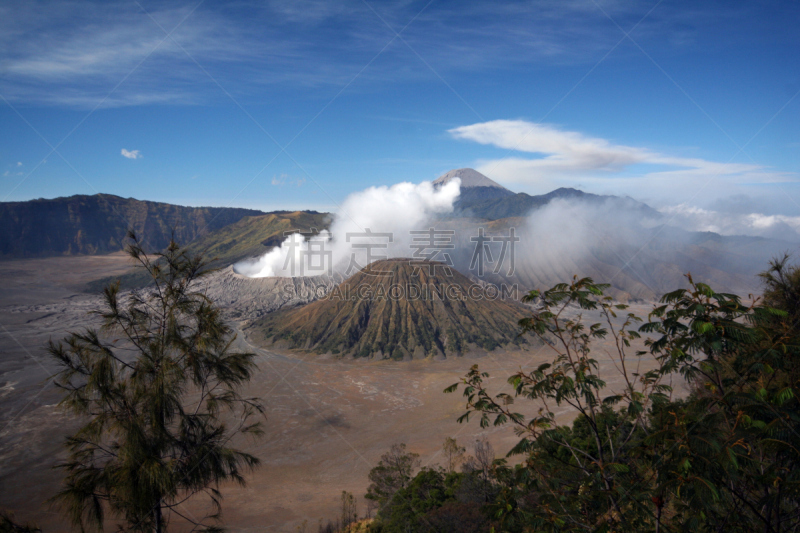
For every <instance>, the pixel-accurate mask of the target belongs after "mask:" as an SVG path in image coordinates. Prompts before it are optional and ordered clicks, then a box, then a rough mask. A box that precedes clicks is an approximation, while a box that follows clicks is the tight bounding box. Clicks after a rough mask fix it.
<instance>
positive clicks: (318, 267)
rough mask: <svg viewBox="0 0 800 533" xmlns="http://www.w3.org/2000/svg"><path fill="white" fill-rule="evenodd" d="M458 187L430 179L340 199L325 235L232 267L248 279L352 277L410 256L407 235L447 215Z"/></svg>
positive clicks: (291, 241) (292, 239)
mask: <svg viewBox="0 0 800 533" xmlns="http://www.w3.org/2000/svg"><path fill="white" fill-rule="evenodd" d="M460 188H461V180H459V179H457V178H456V179H453V180H451V181H450V182H448V183H447V184H445V185H443V186H441V187H438V188H437V187H434V186H433V184H432V183H431V182H429V181H425V182H422V183H419V184H413V183H408V182H403V183H398V184H396V185H393V186H391V187H386V186H382V187H370V188H369V189H366V190H364V191H360V192H357V193H353V194H351V195H350V196H348V197H347V198H346V199H345V201H344V202H343V203H342V205H341V207H340V209H339V210H338V212H337V213H336V215H335V218H334V221H333V224H332V225H331V230H330V232H322V233H320V235H318V236H313V237H307V238H303V237H301V236H299V235H290V236H288V237H287V238H286V240H285V241H284V242H283V243H282V244H281V246H280V247H277V248H275V249H273V250H271V251H269V252H267V253H266V254H264V255H263V256H261V257H260V258H258V259H256V260H248V261H242V262H240V263H237V264H235V265H234V267H233V268H234V270H235V271H236V272H237V273H239V274H242V275H245V276H248V277H253V278H261V277H272V276H281V277H296V276H316V275H322V274H327V273H329V272H339V273H346V274H352V273H353V272H352V271H349V272H348V269H351V270H352V268H356V269H359V268H362V267H365V266H366V265H367V264H368V263H369V262H371V261H375V260H378V259H383V258H389V257H411V256H412V254H413V252H414V248H412V247H411V244H412V242H411V241H412V236H411V232H412V231H415V230H416V231H421V230H427V229H428V224H429V222H430V221H431V220H432V219H433V218H435V217H437V216H439V215H442V214H446V213H450V212H452V211H453V202H455V201H456V199H457V198H458V196H459V194H460ZM370 234H371V235H370ZM376 234H378V235H376ZM389 235H390V236H389ZM370 247H371V250H370V249H369V248H370ZM351 263H353V264H352V265H351ZM329 267H330V268H329Z"/></svg>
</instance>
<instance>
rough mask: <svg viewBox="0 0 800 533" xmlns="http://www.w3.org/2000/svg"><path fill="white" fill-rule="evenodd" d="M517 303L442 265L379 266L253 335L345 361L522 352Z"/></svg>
mask: <svg viewBox="0 0 800 533" xmlns="http://www.w3.org/2000/svg"><path fill="white" fill-rule="evenodd" d="M525 312H526V310H525V307H524V306H522V305H521V304H520V303H519V302H518V301H516V300H512V299H502V298H501V297H500V293H499V291H497V290H496V289H495V287H494V286H489V285H485V284H479V283H476V282H473V281H471V280H469V279H468V278H467V277H466V276H464V275H463V274H461V273H460V272H458V271H457V270H455V269H454V268H447V267H446V266H445V265H444V264H443V263H438V262H430V261H424V262H423V261H417V262H412V261H410V260H409V259H389V260H384V261H376V262H375V263H372V264H371V265H369V266H368V267H366V268H364V269H363V270H362V271H361V272H358V273H356V274H355V275H353V276H352V277H350V278H348V279H347V280H345V281H344V282H342V283H341V284H340V285H338V286H337V287H336V288H335V289H334V290H333V291H331V292H330V293H328V294H327V295H326V296H325V297H323V298H321V299H319V300H317V301H315V302H312V303H309V304H307V305H304V306H302V307H298V308H294V309H289V310H285V311H284V310H281V311H278V312H276V313H271V314H268V315H266V316H264V317H263V318H262V319H259V320H257V321H255V322H254V324H253V325H252V327H251V328H249V329H248V333H250V334H251V335H252V336H253V338H254V339H255V340H256V341H257V342H261V343H265V342H267V343H269V342H272V343H275V345H276V346H281V347H288V348H301V349H305V350H309V351H312V352H315V353H323V354H324V353H328V354H331V355H336V356H339V357H342V356H345V355H349V356H354V357H365V358H376V359H385V358H392V359H395V360H403V359H406V360H409V359H411V358H412V357H413V358H414V359H420V358H425V357H441V356H445V355H446V356H448V357H450V356H456V355H463V354H465V353H472V352H476V351H491V350H494V349H495V348H498V347H508V346H514V347H520V346H522V345H525V344H527V340H528V339H527V338H526V337H521V336H520V335H519V327H518V326H517V322H518V321H519V320H520V319H521V318H523V317H524V316H525Z"/></svg>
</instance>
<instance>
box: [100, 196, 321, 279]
mask: <svg viewBox="0 0 800 533" xmlns="http://www.w3.org/2000/svg"><path fill="white" fill-rule="evenodd" d="M329 218H330V215H328V213H318V212H316V211H295V212H293V213H291V212H286V211H276V212H275V213H266V214H263V215H258V216H247V217H244V218H242V219H241V220H239V221H237V222H234V223H232V224H229V225H227V226H225V227H223V228H220V229H218V230H216V231H213V232H211V233H209V234H207V235H205V236H203V237H201V238H199V239H196V240H194V241H190V242H189V243H188V244H187V246H186V250H187V252H188V253H190V254H202V255H203V256H204V257H205V258H206V259H207V260H208V261H210V264H211V266H212V267H215V268H222V267H226V266H228V265H231V264H233V263H236V262H237V261H241V260H242V259H247V258H250V257H258V256H260V255H263V254H264V253H266V252H268V251H269V250H271V249H272V248H273V247H274V246H279V245H280V244H281V243H282V242H283V241H284V240H285V234H286V233H293V232H302V233H310V232H317V231H319V230H322V229H323V228H327V224H328V221H329ZM178 244H185V243H184V242H180V241H179V242H178ZM117 279H119V280H120V283H121V286H122V288H133V287H141V286H144V285H146V284H147V283H149V281H150V279H149V278H148V277H147V275H146V274H145V273H144V272H141V271H140V270H139V269H133V270H132V271H131V272H130V273H128V274H125V275H123V276H119V277H106V278H101V279H98V280H95V281H93V282H91V283H89V284H88V285H87V290H88V291H89V292H99V291H100V290H102V288H103V287H104V286H106V285H107V284H108V283H109V282H112V281H115V280H117Z"/></svg>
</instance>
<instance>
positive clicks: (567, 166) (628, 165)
mask: <svg viewBox="0 0 800 533" xmlns="http://www.w3.org/2000/svg"><path fill="white" fill-rule="evenodd" d="M448 131H449V133H450V134H451V135H452V136H453V137H455V138H456V139H463V140H468V141H473V142H477V143H480V144H484V145H491V146H496V147H498V148H502V149H505V150H509V151H512V152H526V153H531V154H537V155H538V156H539V157H536V158H522V157H519V156H511V157H503V158H499V159H493V160H486V161H482V162H481V164H480V165H479V168H478V170H480V171H481V172H483V173H485V174H487V175H489V176H490V177H491V178H492V179H495V180H497V181H500V182H502V183H507V184H512V183H516V184H523V185H528V186H532V187H539V188H544V189H549V188H554V187H557V186H575V185H576V184H578V183H580V184H581V185H583V186H590V188H592V189H599V190H603V191H605V190H623V191H626V192H628V193H632V192H633V191H634V190H637V189H638V190H641V189H642V186H646V187H647V188H649V190H650V192H651V194H653V193H655V194H656V195H658V193H659V192H660V191H663V190H668V191H671V192H672V193H685V191H686V190H687V189H686V187H687V186H691V187H696V186H698V184H699V183H702V180H710V179H714V178H722V179H725V180H726V181H727V182H728V183H735V184H739V185H744V184H765V183H776V182H777V183H780V182H788V181H796V180H797V176H796V175H794V174H791V173H788V172H780V171H775V170H773V169H770V168H768V167H765V166H762V165H756V164H744V163H733V162H731V163H720V162H715V161H708V160H705V159H702V158H688V157H680V156H674V155H668V154H663V153H660V152H658V151H655V150H651V149H648V148H644V147H635V146H627V145H623V144H616V143H613V142H611V141H609V140H607V139H602V138H598V137H591V136H588V135H585V134H583V133H580V132H576V131H568V130H564V129H561V128H558V127H556V126H553V125H549V124H535V123H531V122H527V121H524V120H494V121H491V122H482V123H478V124H471V125H468V126H460V127H457V128H453V129H450V130H448ZM542 192H547V191H542Z"/></svg>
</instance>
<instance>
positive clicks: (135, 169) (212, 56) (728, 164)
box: [0, 0, 800, 227]
mask: <svg viewBox="0 0 800 533" xmlns="http://www.w3.org/2000/svg"><path fill="white" fill-rule="evenodd" d="M798 20H800V4H798V3H797V2H788V1H786V2H771V1H765V2H758V3H754V2H675V1H669V0H663V1H661V2H657V1H648V2H624V1H608V0H597V1H594V0H588V1H582V0H570V1H564V2H540V1H532V2H497V3H494V2H447V1H444V0H433V1H431V2H428V0H425V1H422V2H416V1H398V2H377V1H371V2H366V1H362V0H356V1H352V2H351V1H342V2H323V1H317V0H308V1H296V2H278V1H267V2H226V3H217V2H211V1H210V0H209V1H204V2H196V1H195V2H187V3H183V2H176V3H170V2H150V1H141V0H140V1H139V2H136V1H131V2H128V1H124V2H115V1H112V2H102V3H100V2H99V3H91V2H71V1H63V2H36V1H30V2H29V1H24V2H23V1H20V2H15V1H13V0H12V1H6V2H4V3H3V4H2V6H0V42H1V43H2V44H0V95H1V96H2V99H0V124H2V137H0V199H2V200H5V201H12V200H27V199H31V198H38V197H46V198H50V197H56V196H67V195H72V194H93V193H96V192H105V193H112V194H117V195H120V196H126V197H127V196H133V197H136V198H141V199H150V200H159V201H167V202H173V203H181V204H188V205H219V206H246V207H254V208H261V209H290V208H291V209H293V208H312V209H320V210H334V209H335V208H336V205H337V204H339V203H341V202H342V201H343V199H344V198H345V197H346V196H347V195H348V194H349V193H351V192H353V191H357V190H361V189H364V188H365V187H368V186H370V185H389V184H393V183H397V182H399V181H404V180H406V181H413V182H419V181H422V180H427V179H433V178H435V177H437V176H438V175H440V174H442V173H444V172H446V171H447V170H449V169H452V168H458V167H474V168H477V169H478V170H481V171H482V172H484V173H485V174H487V175H488V176H489V177H491V178H492V179H495V180H496V181H498V182H500V183H502V184H503V185H505V186H507V187H509V188H510V189H512V190H515V191H525V192H529V193H532V194H535V193H546V192H549V191H550V190H552V189H554V188H556V187H560V186H572V187H578V188H581V189H583V190H586V191H590V192H595V193H603V194H606V193H611V194H629V195H631V196H633V197H635V198H638V199H640V200H643V201H647V202H649V203H651V204H653V205H655V206H658V207H662V208H664V209H676V207H675V206H683V208H684V209H689V208H691V209H700V210H705V212H709V211H713V212H736V213H739V214H752V213H756V214H760V215H764V216H783V217H793V220H795V219H796V220H795V222H796V223H797V225H798V227H800V218H798V217H800V203H799V202H800V185H798V182H799V181H800V180H799V178H800V157H798V154H799V153H800V120H798V118H800V96H798V91H800V61H798V58H799V57H800V38H798V37H800V35H798V33H800V32H799V31H798V28H797V21H798ZM53 148H55V151H54V150H53ZM123 151H124V152H123ZM123 154H126V155H123Z"/></svg>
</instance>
